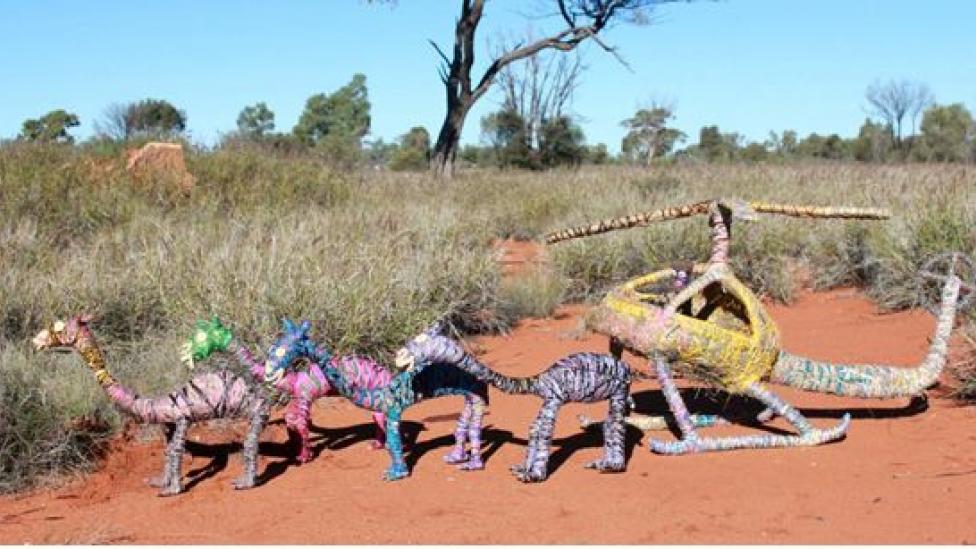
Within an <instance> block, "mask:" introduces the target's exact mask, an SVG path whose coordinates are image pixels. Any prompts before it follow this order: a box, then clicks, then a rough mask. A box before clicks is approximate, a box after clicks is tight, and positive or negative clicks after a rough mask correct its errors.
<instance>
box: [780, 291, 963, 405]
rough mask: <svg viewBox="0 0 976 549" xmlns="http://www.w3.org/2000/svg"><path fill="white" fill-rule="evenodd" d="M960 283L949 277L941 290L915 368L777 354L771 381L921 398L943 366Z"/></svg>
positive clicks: (842, 391) (838, 391)
mask: <svg viewBox="0 0 976 549" xmlns="http://www.w3.org/2000/svg"><path fill="white" fill-rule="evenodd" d="M959 289H960V280H959V279H958V278H957V277H955V276H951V277H950V278H949V280H948V281H947V282H946V284H945V286H944V287H943V288H942V304H941V307H940V310H939V316H938V319H937V321H936V325H935V336H934V337H933V339H932V344H931V345H930V346H929V352H928V355H927V356H926V357H925V360H923V361H922V363H921V364H920V365H919V366H918V367H916V368H900V367H897V366H885V365H873V364H856V365H847V364H832V363H829V362H820V361H816V360H811V359H808V358H804V357H800V356H796V355H791V354H789V353H787V352H786V351H782V352H780V355H779V358H778V359H777V361H776V366H775V367H774V368H773V372H772V375H771V376H770V380H771V381H773V382H775V383H780V384H783V385H787V386H790V387H796V388H798V389H803V390H805V391H814V392H820V393H833V394H836V395H844V396H855V397H861V398H895V397H903V396H914V395H918V394H920V393H921V392H922V391H924V390H925V389H926V388H928V387H929V386H931V385H933V384H934V383H935V382H936V380H938V378H939V374H940V373H942V368H943V367H944V366H945V363H946V354H947V351H948V343H949V335H950V334H951V332H952V324H953V321H954V320H955V315H956V304H957V302H958V299H959Z"/></svg>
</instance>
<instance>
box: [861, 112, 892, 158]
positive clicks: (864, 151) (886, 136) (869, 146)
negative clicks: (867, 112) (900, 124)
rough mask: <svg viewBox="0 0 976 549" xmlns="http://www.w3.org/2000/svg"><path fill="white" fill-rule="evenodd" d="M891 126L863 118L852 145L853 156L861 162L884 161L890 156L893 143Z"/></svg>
mask: <svg viewBox="0 0 976 549" xmlns="http://www.w3.org/2000/svg"><path fill="white" fill-rule="evenodd" d="M892 133H893V132H892V131H891V127H889V126H887V125H885V124H881V123H880V122H874V121H872V120H871V119H865V120H864V124H862V125H861V129H860V130H858V132H857V138H855V139H854V143H853V145H852V148H853V153H854V158H855V159H857V160H861V161H863V162H884V161H886V160H888V159H889V158H890V157H891V153H892V150H893V148H894V143H893V142H892V138H891V136H892Z"/></svg>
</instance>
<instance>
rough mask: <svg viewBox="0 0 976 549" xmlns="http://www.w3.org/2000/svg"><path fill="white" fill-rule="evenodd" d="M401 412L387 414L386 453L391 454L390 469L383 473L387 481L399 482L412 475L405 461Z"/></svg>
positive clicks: (392, 411)
mask: <svg viewBox="0 0 976 549" xmlns="http://www.w3.org/2000/svg"><path fill="white" fill-rule="evenodd" d="M400 413H401V412H400V410H398V409H397V410H388V411H387V412H386V451H388V452H389V453H390V467H389V468H388V469H387V470H386V472H385V473H383V478H384V479H385V480H399V479H401V478H404V477H406V476H408V475H410V471H409V469H407V462H406V461H404V460H403V442H402V441H401V439H400Z"/></svg>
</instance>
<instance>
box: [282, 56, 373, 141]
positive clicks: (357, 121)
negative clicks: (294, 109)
mask: <svg viewBox="0 0 976 549" xmlns="http://www.w3.org/2000/svg"><path fill="white" fill-rule="evenodd" d="M369 109H370V104H369V97H368V93H367V89H366V77H365V76H364V75H362V74H356V75H354V76H353V77H352V80H351V81H350V82H349V83H348V84H346V85H345V86H343V87H341V88H339V89H338V90H336V91H335V92H333V93H331V94H325V93H320V94H317V95H313V96H312V97H309V98H308V101H306V102H305V110H304V111H302V114H301V116H300V117H299V119H298V124H297V125H296V126H295V129H294V134H295V136H296V137H298V138H299V139H300V140H301V141H302V142H303V143H306V144H308V145H318V144H321V143H323V142H325V141H327V140H333V141H339V142H345V143H348V144H354V145H355V146H356V147H357V148H358V147H360V146H361V145H362V138H363V137H364V136H365V135H366V134H367V133H369V126H370V115H369Z"/></svg>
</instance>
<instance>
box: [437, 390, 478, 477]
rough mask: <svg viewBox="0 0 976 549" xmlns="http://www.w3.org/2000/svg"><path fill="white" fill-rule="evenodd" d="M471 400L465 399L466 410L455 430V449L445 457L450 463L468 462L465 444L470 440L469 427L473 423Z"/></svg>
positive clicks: (459, 418) (462, 411)
mask: <svg viewBox="0 0 976 549" xmlns="http://www.w3.org/2000/svg"><path fill="white" fill-rule="evenodd" d="M473 408H474V407H473V405H472V403H471V399H470V398H469V397H467V396H465V398H464V409H463V410H461V415H460V417H458V422H457V426H456V427H455V428H454V449H452V450H451V453H449V454H447V455H446V456H444V461H446V462H448V463H464V462H465V461H468V452H467V450H466V449H465V443H466V442H467V440H468V425H469V424H470V423H471V414H472V412H473V411H474V410H473Z"/></svg>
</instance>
